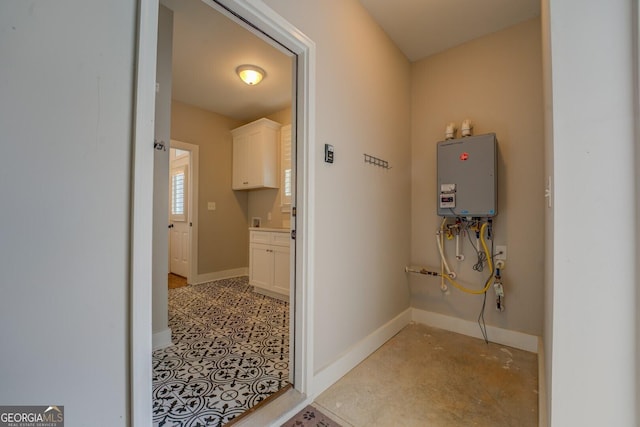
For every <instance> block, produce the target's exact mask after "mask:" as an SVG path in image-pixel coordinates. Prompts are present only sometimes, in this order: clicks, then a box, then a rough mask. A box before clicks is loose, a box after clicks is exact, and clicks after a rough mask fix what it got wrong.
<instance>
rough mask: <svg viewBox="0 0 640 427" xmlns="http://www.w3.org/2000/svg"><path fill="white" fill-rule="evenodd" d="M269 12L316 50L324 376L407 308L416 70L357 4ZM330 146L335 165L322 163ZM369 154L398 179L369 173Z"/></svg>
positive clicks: (317, 275)
mask: <svg viewBox="0 0 640 427" xmlns="http://www.w3.org/2000/svg"><path fill="white" fill-rule="evenodd" d="M265 3H267V4H268V5H269V6H270V7H271V8H273V9H274V10H276V11H277V12H278V13H279V14H281V15H282V16H283V17H284V18H285V19H287V20H288V21H289V22H291V23H292V24H293V25H295V26H296V27H297V28H299V29H300V30H301V31H302V32H303V33H304V34H306V35H307V36H308V37H309V38H310V39H311V40H313V41H314V43H315V47H316V50H315V54H316V55H315V63H316V64H317V66H316V69H315V79H314V83H315V89H316V97H315V99H314V103H315V104H314V105H313V110H312V113H313V114H314V117H315V119H316V122H315V125H316V126H315V134H314V140H315V145H314V146H312V147H309V150H310V151H313V152H314V153H315V164H314V167H315V174H314V176H313V177H312V179H313V181H312V183H311V185H313V189H314V190H315V199H314V200H313V201H312V205H311V209H312V212H309V217H310V218H312V219H313V220H312V223H311V226H312V227H313V232H314V236H315V240H314V242H313V248H312V249H313V264H314V274H313V277H312V282H313V291H314V293H313V295H312V298H313V304H314V309H313V311H314V318H313V325H314V326H313V328H314V332H313V336H314V343H313V347H312V348H313V355H312V359H313V364H314V370H315V372H319V371H321V370H322V368H324V367H326V366H327V365H329V364H331V363H333V362H335V361H336V360H338V358H339V357H340V356H341V355H343V354H345V353H346V352H348V351H349V350H350V349H352V348H353V346H354V345H356V344H358V343H360V342H361V341H362V340H363V339H365V338H366V337H368V336H369V335H370V334H371V333H372V332H374V331H376V330H378V329H379V328H380V327H381V326H383V325H385V324H386V323H387V322H389V320H391V319H393V318H394V317H396V316H397V315H398V314H399V313H402V312H403V311H404V310H405V309H407V308H408V307H409V292H408V286H407V280H406V276H405V273H404V266H405V264H406V263H407V262H408V260H409V249H410V243H409V242H410V234H409V233H410V220H411V217H410V209H411V204H410V202H411V199H410V197H411V192H410V188H411V182H410V178H411V177H410V169H411V159H410V153H411V145H410V130H411V127H410V105H411V103H410V65H409V62H408V61H407V59H406V58H405V57H404V55H403V54H402V53H401V52H400V51H399V50H398V48H397V47H396V46H395V45H393V43H392V42H391V41H390V40H389V38H388V37H387V35H386V34H385V33H384V32H383V31H382V30H381V29H380V27H379V26H378V24H376V23H375V22H374V21H373V20H372V19H371V17H370V16H369V14H368V13H367V12H366V11H365V10H364V8H363V7H362V5H361V4H360V3H359V2H358V1H356V0H310V1H304V2H302V1H298V0H266V1H265ZM363 69H364V70H374V72H371V73H363V72H362V70H363ZM325 143H330V144H333V145H334V147H335V163H333V164H327V163H324V162H323V155H322V153H323V147H324V144H325ZM363 153H368V154H372V155H376V156H378V157H381V158H383V159H386V160H388V161H389V162H390V164H391V166H392V167H393V169H390V170H382V169H380V168H377V167H374V166H370V165H365V164H364V162H363ZM303 238H304V236H303Z"/></svg>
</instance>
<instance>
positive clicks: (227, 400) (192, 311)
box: [153, 277, 289, 426]
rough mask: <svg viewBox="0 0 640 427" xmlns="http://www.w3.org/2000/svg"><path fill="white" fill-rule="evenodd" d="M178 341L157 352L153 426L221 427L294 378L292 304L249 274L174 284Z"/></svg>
mask: <svg viewBox="0 0 640 427" xmlns="http://www.w3.org/2000/svg"><path fill="white" fill-rule="evenodd" d="M169 327H170V328H171V331H172V334H173V343H174V345H172V346H170V347H167V348H165V349H161V350H156V351H155V352H153V423H154V426H221V425H224V424H225V423H227V422H229V421H231V420H232V419H234V418H236V417H237V416H239V415H240V414H242V413H244V412H245V411H247V410H248V409H249V408H251V407H253V406H255V405H256V404H258V403H260V402H261V401H262V400H264V399H266V398H267V397H268V396H269V395H271V394H273V393H275V392H276V391H278V390H280V389H282V388H283V387H285V386H286V385H287V384H288V378H289V305H288V303H286V302H283V301H280V300H277V299H274V298H270V297H268V296H264V295H260V294H257V293H254V292H253V287H252V286H250V285H249V284H248V278H247V277H237V278H231V279H224V280H218V281H215V282H211V283H206V284H202V285H195V286H186V287H183V288H178V289H170V290H169Z"/></svg>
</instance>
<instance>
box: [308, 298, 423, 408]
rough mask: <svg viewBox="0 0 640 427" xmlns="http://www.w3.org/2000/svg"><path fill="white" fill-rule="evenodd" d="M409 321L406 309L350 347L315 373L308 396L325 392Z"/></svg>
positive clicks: (409, 314) (408, 310)
mask: <svg viewBox="0 0 640 427" xmlns="http://www.w3.org/2000/svg"><path fill="white" fill-rule="evenodd" d="M410 321H411V308H408V309H406V310H405V311H403V312H402V313H400V314H399V315H397V316H396V317H395V318H393V319H391V320H390V321H388V322H387V323H386V324H384V325H383V326H381V327H380V328H378V329H377V330H375V331H373V332H372V333H371V334H369V335H368V336H367V337H365V338H364V339H362V340H361V341H360V342H358V343H357V344H356V345H354V346H353V347H351V348H350V349H349V350H348V351H347V352H346V353H345V354H343V355H342V356H341V357H340V358H339V359H338V360H336V361H335V362H333V363H332V364H330V365H329V366H327V367H325V368H323V369H322V370H320V371H319V372H316V374H315V375H314V377H313V385H312V387H311V392H310V393H309V394H310V395H312V396H313V397H314V398H315V397H316V396H318V395H319V394H320V393H322V392H323V391H325V390H326V389H327V388H329V387H330V386H331V385H332V384H334V383H335V382H336V381H338V380H339V379H340V378H342V377H343V376H344V375H345V374H346V373H347V372H349V371H350V370H351V369H353V368H355V367H356V365H358V364H359V363H360V362H362V361H363V360H364V359H366V358H367V357H368V356H369V355H370V354H371V353H373V352H374V351H376V350H377V349H378V348H379V347H380V346H381V345H382V344H384V343H385V342H387V341H388V340H389V339H390V338H391V337H393V336H394V335H395V334H397V333H398V332H400V330H402V328H404V327H405V326H407V325H408V324H409V322H410Z"/></svg>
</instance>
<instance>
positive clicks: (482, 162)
mask: <svg viewBox="0 0 640 427" xmlns="http://www.w3.org/2000/svg"><path fill="white" fill-rule="evenodd" d="M496 160H497V143H496V135H495V133H488V134H486V135H476V136H467V137H464V138H459V139H450V140H447V141H441V142H438V191H437V194H438V216H443V217H480V218H488V217H493V216H495V215H497V214H498V197H497V189H498V185H497V183H498V178H497V175H498V171H497V161H496Z"/></svg>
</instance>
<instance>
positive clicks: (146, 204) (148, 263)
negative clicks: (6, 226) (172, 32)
mask: <svg viewBox="0 0 640 427" xmlns="http://www.w3.org/2000/svg"><path fill="white" fill-rule="evenodd" d="M157 41H158V1H157V0H139V1H138V34H137V55H136V76H135V99H134V100H133V102H134V118H133V147H132V156H133V159H132V165H131V166H132V170H131V181H132V184H131V192H132V194H131V265H130V269H131V270H130V271H131V282H130V292H131V299H130V308H129V310H130V319H131V320H130V322H131V323H130V325H131V326H130V327H131V332H130V335H129V339H130V343H129V345H130V349H131V359H130V373H129V374H130V378H129V379H130V384H131V389H130V399H131V403H130V407H129V411H130V412H129V423H130V424H131V425H132V426H134V427H139V426H140V427H141V426H145V427H146V426H150V425H151V422H152V415H151V408H152V405H153V401H152V398H151V379H152V375H151V351H152V338H151V289H152V285H151V277H152V251H153V246H152V241H153V222H152V221H151V220H150V218H153V159H154V148H153V135H154V120H155V86H156V55H157Z"/></svg>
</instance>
